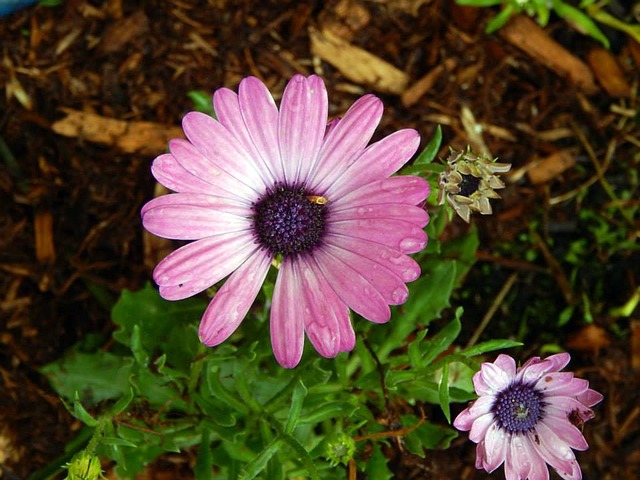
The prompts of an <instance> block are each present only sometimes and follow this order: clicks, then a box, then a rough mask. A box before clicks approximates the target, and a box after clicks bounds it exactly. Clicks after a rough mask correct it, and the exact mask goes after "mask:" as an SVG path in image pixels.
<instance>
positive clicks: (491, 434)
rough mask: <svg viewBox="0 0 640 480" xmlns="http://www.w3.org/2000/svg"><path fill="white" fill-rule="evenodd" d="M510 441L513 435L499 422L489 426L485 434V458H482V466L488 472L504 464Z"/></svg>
mask: <svg viewBox="0 0 640 480" xmlns="http://www.w3.org/2000/svg"><path fill="white" fill-rule="evenodd" d="M510 441H511V436H510V435H507V434H506V433H505V432H504V431H502V429H501V428H500V427H499V426H498V422H494V423H492V424H491V426H489V429H488V430H487V434H486V435H485V436H484V442H483V445H484V458H483V459H482V467H483V468H484V469H485V470H486V471H487V472H489V473H491V472H493V471H494V470H495V469H496V468H498V467H499V466H500V465H502V463H503V462H504V460H505V458H506V456H507V451H508V449H509V443H510Z"/></svg>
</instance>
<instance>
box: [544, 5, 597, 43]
mask: <svg viewBox="0 0 640 480" xmlns="http://www.w3.org/2000/svg"><path fill="white" fill-rule="evenodd" d="M554 9H555V11H556V13H557V14H558V15H559V16H561V17H562V18H564V19H565V20H569V21H570V22H571V23H573V24H574V25H575V26H576V27H577V28H578V29H580V30H582V31H583V32H584V33H587V34H588V35H590V36H591V37H593V38H595V39H596V40H598V41H599V42H600V43H602V45H604V47H605V48H609V39H608V38H607V37H606V36H605V35H604V33H602V31H601V30H600V29H599V28H598V26H597V25H596V24H595V22H594V21H593V20H591V19H590V18H589V17H588V16H587V15H585V14H584V13H582V12H581V11H580V10H578V9H577V8H575V7H572V6H571V5H568V4H566V3H564V2H558V1H555V2H554Z"/></svg>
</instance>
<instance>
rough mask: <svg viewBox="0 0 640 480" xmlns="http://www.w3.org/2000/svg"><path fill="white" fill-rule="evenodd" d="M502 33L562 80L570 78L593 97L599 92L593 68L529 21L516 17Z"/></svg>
mask: <svg viewBox="0 0 640 480" xmlns="http://www.w3.org/2000/svg"><path fill="white" fill-rule="evenodd" d="M499 33H500V36H502V38H504V39H505V40H506V41H507V42H509V43H511V44H512V45H514V46H516V47H518V48H519V49H521V50H523V51H525V52H526V53H527V54H528V55H530V56H531V57H532V58H533V59H534V60H537V61H539V62H540V63H542V64H543V65H545V66H546V67H547V68H550V69H551V70H553V71H554V72H556V73H557V74H558V75H559V76H561V77H565V78H568V79H569V80H570V81H571V82H572V83H573V84H574V85H576V86H577V87H578V88H580V89H581V90H582V91H584V92H585V93H588V94H592V93H596V92H597V91H598V86H597V85H596V83H595V80H594V78H593V74H592V73H591V70H589V67H587V65H586V64H585V63H584V62H582V60H580V59H578V58H576V57H574V56H573V55H571V53H569V51H567V50H566V49H565V48H564V47H563V46H562V45H560V44H559V43H557V42H556V41H555V40H553V39H552V38H550V37H549V36H548V35H547V33H546V32H545V31H544V30H543V29H542V28H540V26H538V25H537V24H536V23H535V22H534V21H533V20H531V19H529V18H528V17H525V16H522V15H517V16H515V17H513V18H512V19H511V20H510V21H509V23H507V24H506V25H505V26H504V27H503V28H502V29H500V31H499Z"/></svg>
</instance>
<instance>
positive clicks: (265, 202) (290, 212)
mask: <svg viewBox="0 0 640 480" xmlns="http://www.w3.org/2000/svg"><path fill="white" fill-rule="evenodd" d="M310 197H311V198H313V197H312V195H311V194H310V193H309V192H308V191H307V190H306V189H305V188H304V187H289V186H286V185H276V186H275V187H274V188H273V189H271V190H268V191H267V193H266V194H265V195H264V196H263V197H262V198H261V199H260V200H258V201H257V202H256V203H255V204H254V205H253V211H254V212H255V215H254V218H253V225H254V232H255V235H256V238H257V240H258V242H259V243H260V244H261V245H262V246H263V247H264V248H266V249H268V250H269V251H270V252H272V253H273V254H281V255H283V256H284V257H287V256H293V255H296V254H299V253H305V252H308V251H310V250H312V249H313V247H315V246H316V245H318V243H320V240H321V239H322V236H323V234H324V227H325V216H326V213H327V210H326V208H325V206H324V205H321V204H318V203H316V202H313V201H312V200H311V199H310Z"/></svg>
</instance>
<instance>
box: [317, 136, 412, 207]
mask: <svg viewBox="0 0 640 480" xmlns="http://www.w3.org/2000/svg"><path fill="white" fill-rule="evenodd" d="M419 145H420V136H419V134H418V132H416V131H415V130H411V129H407V130H399V131H397V132H395V133H392V134H391V135H389V136H387V137H384V138H383V139H382V140H380V141H378V142H376V143H373V144H371V145H369V147H368V148H367V149H366V150H365V151H364V153H362V155H360V157H358V159H357V160H355V162H353V165H351V166H350V167H349V169H348V170H346V171H344V172H342V171H340V173H341V174H342V175H341V176H340V178H339V180H336V179H337V177H335V176H333V177H332V179H333V181H332V183H328V184H326V185H325V184H323V186H325V187H326V195H325V196H326V197H327V198H329V199H331V198H340V197H341V196H343V195H346V194H347V193H349V192H351V191H354V190H356V189H358V188H360V187H362V186H364V185H367V184H368V183H371V182H373V181H376V180H380V179H382V178H386V177H388V176H390V175H391V174H392V173H394V172H397V171H398V169H399V168H400V167H402V166H403V165H404V164H405V163H407V162H408V161H409V160H410V159H411V157H412V156H413V154H414V153H415V152H416V150H417V149H418V146H419Z"/></svg>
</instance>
